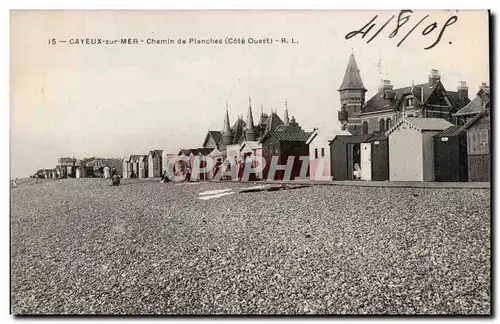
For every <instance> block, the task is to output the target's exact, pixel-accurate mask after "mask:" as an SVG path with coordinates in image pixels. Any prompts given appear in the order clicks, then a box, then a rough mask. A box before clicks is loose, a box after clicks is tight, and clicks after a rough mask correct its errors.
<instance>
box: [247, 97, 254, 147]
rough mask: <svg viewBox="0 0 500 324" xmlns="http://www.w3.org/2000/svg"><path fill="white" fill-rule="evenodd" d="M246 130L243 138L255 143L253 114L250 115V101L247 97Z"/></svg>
mask: <svg viewBox="0 0 500 324" xmlns="http://www.w3.org/2000/svg"><path fill="white" fill-rule="evenodd" d="M246 126H247V127H246V128H247V129H246V131H245V138H246V139H247V140H248V141H255V140H256V139H257V132H256V131H255V127H254V125H253V114H252V99H250V96H248V115H247V125H246Z"/></svg>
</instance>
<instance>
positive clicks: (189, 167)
mask: <svg viewBox="0 0 500 324" xmlns="http://www.w3.org/2000/svg"><path fill="white" fill-rule="evenodd" d="M186 181H188V182H189V181H191V166H190V165H188V166H187V167H186Z"/></svg>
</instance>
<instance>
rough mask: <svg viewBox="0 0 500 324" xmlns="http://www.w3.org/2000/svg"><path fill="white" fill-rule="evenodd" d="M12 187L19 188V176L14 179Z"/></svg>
mask: <svg viewBox="0 0 500 324" xmlns="http://www.w3.org/2000/svg"><path fill="white" fill-rule="evenodd" d="M12 187H13V188H17V178H15V179H14V181H12Z"/></svg>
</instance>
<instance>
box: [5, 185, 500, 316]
mask: <svg viewBox="0 0 500 324" xmlns="http://www.w3.org/2000/svg"><path fill="white" fill-rule="evenodd" d="M122 184H123V185H122V186H120V187H111V186H109V182H108V181H106V180H102V179H67V180H57V181H53V180H51V181H46V182H43V183H40V184H36V185H34V184H31V182H29V183H24V184H23V185H20V186H19V187H18V188H16V189H13V190H12V200H11V202H12V206H11V288H12V289H11V293H12V295H11V299H12V305H11V306H12V312H13V313H15V314H489V313H490V217H491V212H490V190H489V189H426V188H370V187H341V186H312V187H307V188H301V189H295V190H286V191H274V192H253V193H235V194H232V195H227V196H224V197H220V198H217V199H210V200H200V199H197V197H198V195H199V193H200V192H203V191H208V190H213V189H224V188H232V189H233V190H234V191H237V189H238V188H241V187H246V186H252V185H254V184H237V183H202V184H193V185H175V184H174V183H169V184H161V183H159V182H158V181H156V180H155V181H141V180H124V181H123V182H122Z"/></svg>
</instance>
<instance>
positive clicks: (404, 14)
mask: <svg viewBox="0 0 500 324" xmlns="http://www.w3.org/2000/svg"><path fill="white" fill-rule="evenodd" d="M412 14H413V11H412V10H401V11H400V12H399V14H398V18H397V21H396V27H395V28H394V29H393V30H392V32H391V33H390V34H389V38H394V37H396V36H397V35H398V34H399V32H400V30H401V29H402V27H403V26H404V25H406V24H407V23H408V22H409V21H410V17H411V16H412ZM395 17H396V15H393V16H391V17H390V18H389V19H388V20H387V21H385V22H384V23H383V24H382V26H380V28H379V29H378V30H377V31H376V32H375V33H374V34H373V35H372V36H371V37H370V38H369V39H368V41H367V42H366V43H367V44H368V43H370V42H371V41H372V40H374V39H375V38H376V37H377V36H378V35H379V34H380V32H381V31H382V30H384V28H386V27H387V25H389V23H390V22H391V21H392V20H393V19H394V18H395ZM377 18H378V15H375V17H373V18H372V19H371V20H370V21H369V22H368V23H367V24H366V25H364V26H363V27H362V28H361V29H359V30H353V31H351V32H349V33H347V35H345V39H351V38H353V37H355V36H357V35H362V36H361V38H365V37H367V36H368V34H369V33H370V31H372V29H373V28H374V27H375V26H376V24H375V23H374V22H375V20H376V19H377ZM427 18H429V15H425V16H424V17H423V18H422V19H420V20H419V21H418V22H417V23H416V24H415V25H414V26H413V27H412V28H411V29H410V30H409V31H408V32H407V33H406V35H404V37H403V38H402V39H401V40H400V41H399V43H398V45H397V47H399V46H400V45H401V44H402V43H403V42H404V41H405V40H406V38H408V36H410V34H411V33H413V32H414V31H415V29H417V27H418V26H420V24H422V23H423V22H424V20H426V19H427ZM457 20H458V17H457V16H451V17H449V18H448V20H447V21H446V22H445V23H444V25H443V26H442V27H441V30H440V31H439V34H438V35H437V38H436V40H435V41H434V43H432V44H431V45H429V46H427V47H425V48H424V49H425V50H429V49H431V48H433V47H434V46H436V45H437V44H439V42H440V41H441V38H442V37H443V34H444V32H445V31H446V28H448V27H450V26H451V25H453V24H454V23H456V22H457ZM438 28H439V27H438V23H437V22H433V23H431V24H429V25H428V26H427V27H425V28H424V29H423V30H422V35H423V36H427V35H429V34H430V33H432V32H434V31H435V30H436V29H438Z"/></svg>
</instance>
